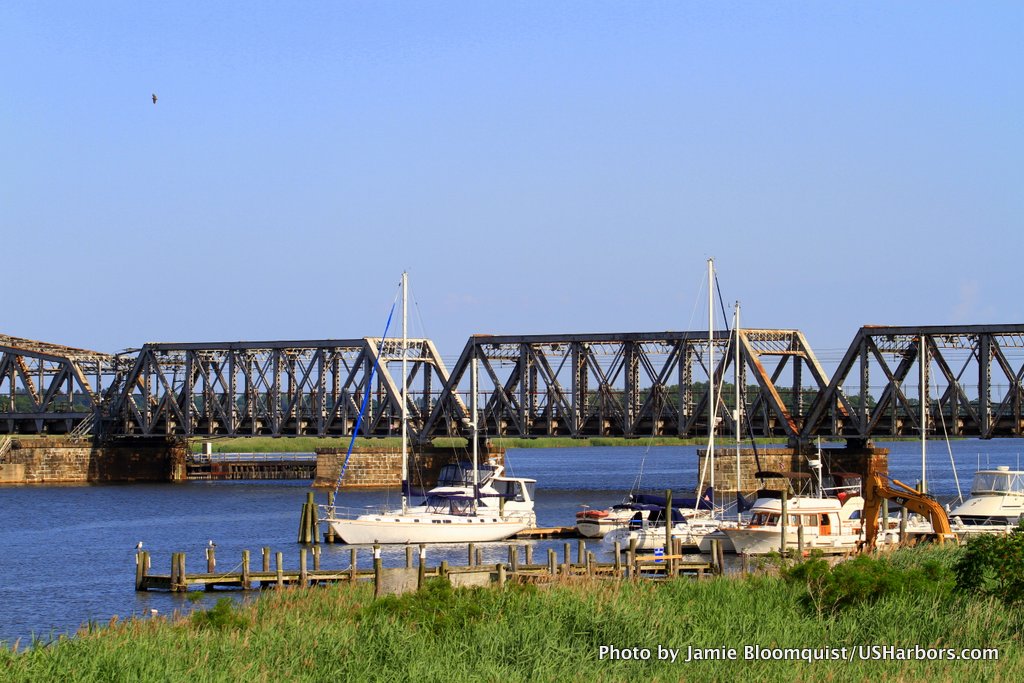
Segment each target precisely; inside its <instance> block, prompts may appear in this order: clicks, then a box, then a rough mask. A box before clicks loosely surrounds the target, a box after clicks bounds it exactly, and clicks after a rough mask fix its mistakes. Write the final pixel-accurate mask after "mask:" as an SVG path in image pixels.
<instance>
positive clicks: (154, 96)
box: [153, 93, 156, 104]
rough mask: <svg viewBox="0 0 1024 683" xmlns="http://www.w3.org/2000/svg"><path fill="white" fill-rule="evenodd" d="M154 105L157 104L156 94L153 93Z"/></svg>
mask: <svg viewBox="0 0 1024 683" xmlns="http://www.w3.org/2000/svg"><path fill="white" fill-rule="evenodd" d="M153 104H156V93H153Z"/></svg>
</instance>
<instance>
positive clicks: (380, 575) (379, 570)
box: [373, 543, 384, 598]
mask: <svg viewBox="0 0 1024 683" xmlns="http://www.w3.org/2000/svg"><path fill="white" fill-rule="evenodd" d="M383 581H384V562H383V561H382V560H381V559H380V545H379V544H377V543H374V544H373V597H375V598H379V597H380V596H381V595H382V594H383V592H384V583H383Z"/></svg>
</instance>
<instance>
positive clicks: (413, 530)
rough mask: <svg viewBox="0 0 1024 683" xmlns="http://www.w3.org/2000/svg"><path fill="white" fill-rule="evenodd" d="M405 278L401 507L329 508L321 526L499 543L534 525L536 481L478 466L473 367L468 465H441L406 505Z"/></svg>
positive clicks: (350, 533) (351, 536)
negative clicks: (419, 497)
mask: <svg viewBox="0 0 1024 683" xmlns="http://www.w3.org/2000/svg"><path fill="white" fill-rule="evenodd" d="M407 288H408V276H407V274H406V273H402V346H401V352H402V394H401V400H402V427H401V431H402V507H401V509H398V510H388V509H384V510H379V511H367V510H366V509H356V510H352V509H345V508H340V507H337V506H328V507H326V509H325V514H324V516H323V518H322V519H323V522H324V523H325V524H327V525H328V526H329V527H330V529H331V530H332V531H333V532H334V535H335V536H336V537H337V538H339V539H340V540H341V541H342V542H344V543H350V544H366V543H382V544H383V543H467V542H468V543H476V542H486V541H500V540H503V539H506V538H509V537H510V536H513V535H515V534H517V533H518V532H520V531H522V530H523V529H526V528H528V527H531V526H534V525H535V524H536V515H535V513H534V510H533V504H534V499H533V495H534V489H535V486H536V480H534V479H525V478H520V477H506V476H504V473H503V467H502V466H500V465H497V464H494V463H488V464H486V465H484V466H483V467H481V466H480V465H479V463H478V459H479V457H478V452H477V442H478V438H477V437H478V425H477V420H478V415H479V413H478V410H477V363H476V355H475V354H474V357H473V362H472V365H471V368H470V374H471V380H472V384H473V389H472V402H471V410H472V413H473V416H472V420H471V423H470V426H471V428H472V441H473V447H472V452H473V461H472V463H471V464H469V465H468V466H467V465H465V464H459V465H448V466H446V467H444V468H443V469H442V471H441V474H440V476H439V478H438V485H437V486H436V487H434V488H432V489H431V490H430V491H428V492H427V495H426V498H425V499H424V500H423V501H422V502H421V503H420V504H418V505H415V506H410V505H409V502H408V497H407V492H408V481H409V452H408V419H409V418H408V401H407V398H406V392H407V388H408V387H407V383H408V380H407V377H408V375H407V373H406V370H407V368H406V362H407V361H406V356H407V348H406V347H407V342H408V337H407V331H406V310H407V306H408V296H407V293H406V290H407Z"/></svg>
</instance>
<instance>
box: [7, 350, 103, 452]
mask: <svg viewBox="0 0 1024 683" xmlns="http://www.w3.org/2000/svg"><path fill="white" fill-rule="evenodd" d="M116 375H117V359H116V358H115V357H114V356H112V355H109V354H105V353H100V352H97V351H88V350H86V349H76V348H72V347H70V346H61V345H59V344H50V343H47V342H41V341H36V340H33V339H24V338H21V337H12V336H9V335H0V433H6V434H14V433H20V434H68V433H72V432H74V431H75V430H76V429H77V428H78V427H79V426H80V425H82V424H83V422H84V423H86V425H85V427H86V429H87V428H88V427H89V426H90V425H91V423H90V420H91V418H92V416H93V414H94V412H95V411H96V410H97V409H98V407H99V406H100V405H101V404H102V403H103V401H104V399H105V393H106V389H105V387H109V386H111V385H113V384H115V383H116ZM82 431H85V430H84V429H83V430H82Z"/></svg>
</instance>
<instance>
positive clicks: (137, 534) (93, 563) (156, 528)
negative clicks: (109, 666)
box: [0, 439, 1024, 641]
mask: <svg viewBox="0 0 1024 683" xmlns="http://www.w3.org/2000/svg"><path fill="white" fill-rule="evenodd" d="M879 445H882V446H886V447H888V448H890V449H891V453H890V472H891V473H892V474H893V476H896V477H897V478H900V479H902V480H903V481H906V482H908V483H913V482H916V481H917V480H918V479H919V478H920V445H919V444H917V443H913V442H901V443H892V444H884V443H881V444H879ZM952 448H953V453H954V457H955V459H956V463H957V470H958V472H959V475H960V480H961V486H962V487H963V488H964V489H965V490H966V488H968V487H969V485H970V480H971V477H972V474H973V471H974V469H975V466H976V463H977V462H979V460H980V462H981V464H982V465H983V466H986V465H993V466H994V465H1010V466H1011V467H1014V466H1016V465H1017V463H1018V461H1019V456H1020V453H1021V452H1022V451H1024V442H1022V441H1019V440H1009V439H1007V440H995V441H990V442H979V441H976V440H963V441H954V442H952ZM696 463H697V456H696V447H694V446H682V447H672V446H664V447H653V448H649V449H648V448H644V447H634V448H559V449H513V450H510V451H509V452H508V465H509V469H510V470H511V471H512V473H514V474H516V475H518V476H528V477H534V478H536V479H537V480H538V484H537V487H538V493H537V498H538V500H537V521H538V524H539V525H540V526H568V525H571V524H572V523H573V520H574V514H575V513H576V511H578V510H579V509H580V506H582V505H590V506H592V507H605V506H607V505H610V504H613V503H616V502H619V501H620V500H621V499H622V497H623V495H624V494H625V493H626V492H627V491H628V490H629V489H630V488H631V487H632V486H633V485H634V482H635V481H636V479H637V477H638V474H639V473H640V472H641V470H642V472H643V476H642V479H641V488H644V489H650V490H663V489H665V488H672V489H675V490H683V489H692V488H694V487H695V486H696V483H697V477H696ZM928 469H929V472H928V478H929V486H930V489H931V490H932V491H933V492H934V493H935V494H936V495H937V496H939V497H940V499H941V498H948V497H950V496H952V495H955V490H956V489H955V485H954V480H953V470H952V468H951V467H950V464H949V456H948V454H947V453H946V447H945V444H944V443H941V442H932V443H931V444H929V465H928ZM308 490H309V483H308V482H305V481H258V482H237V481H236V482H189V483H186V484H133V485H103V486H55V487H53V486H51V487H3V488H0V519H3V521H4V524H3V526H2V527H0V571H2V573H3V574H2V575H3V577H4V580H3V581H2V582H0V605H2V606H3V608H2V610H0V640H7V641H13V640H14V639H16V638H21V639H23V640H27V639H28V637H29V636H30V634H32V633H35V634H37V635H39V636H43V637H47V636H49V635H51V634H58V633H66V632H73V631H74V630H75V629H77V627H78V626H79V625H80V624H82V623H84V622H86V621H88V620H94V621H97V622H100V623H105V622H107V621H108V620H109V619H110V617H111V616H112V615H114V614H118V615H120V616H121V617H124V616H127V615H130V614H144V613H148V611H149V610H150V609H157V610H159V611H160V612H161V613H165V614H166V613H168V612H171V611H173V610H176V609H182V610H185V609H190V608H192V607H193V604H192V603H191V602H190V601H188V600H187V599H186V598H185V597H183V596H181V595H171V594H169V593H136V592H135V590H134V576H135V550H134V548H135V544H136V543H138V542H139V541H143V543H144V547H145V548H146V549H147V550H149V551H150V553H151V554H152V558H153V562H154V565H155V566H154V568H153V570H154V571H155V572H160V573H165V572H169V571H170V555H171V553H172V552H179V551H184V552H186V553H187V554H188V556H187V562H188V570H189V571H195V572H199V571H205V567H206V564H205V555H204V550H205V547H206V544H207V541H208V540H214V541H215V542H216V544H217V559H218V568H219V569H222V570H224V571H229V570H232V569H235V568H237V566H238V565H239V562H240V558H241V551H242V550H243V549H248V550H250V551H252V555H253V564H254V566H255V565H256V564H257V563H259V561H260V548H262V547H263V546H270V547H272V548H273V549H274V550H275V551H282V552H284V555H285V566H286V567H297V566H298V547H299V546H298V544H296V543H295V539H296V537H297V533H298V525H299V513H300V511H301V507H302V504H303V503H304V502H305V497H306V492H307V491H308ZM342 498H343V501H344V502H342V501H341V500H339V504H344V505H349V506H356V507H358V506H364V505H374V504H379V503H381V502H384V499H385V498H390V501H391V502H392V503H395V502H397V499H398V497H397V495H396V494H395V493H394V492H391V493H390V494H386V493H385V492H383V491H377V492H366V491H360V492H345V493H343V494H342ZM517 545H519V546H522V545H524V544H522V543H519V544H517ZM480 547H481V548H482V549H483V555H484V561H485V562H486V563H496V562H503V561H505V560H506V558H507V544H506V543H495V544H481V546H480ZM533 547H534V558H535V560H534V561H536V562H541V561H544V558H546V556H547V550H548V548H554V549H556V550H557V552H558V554H559V557H561V555H562V553H563V548H564V541H560V540H552V541H536V542H533ZM323 548H324V549H323V556H322V563H323V566H324V567H347V566H348V563H349V549H348V548H347V547H345V546H340V545H332V546H324V547H323ZM588 549H590V550H593V551H594V552H595V554H596V555H597V556H598V558H599V559H601V560H608V559H610V557H611V555H610V551H609V550H608V549H607V548H606V547H604V546H603V545H602V544H600V543H594V542H591V543H590V544H589V545H588ZM571 551H572V553H573V557H574V558H575V553H576V545H575V542H573V544H572V548H571ZM383 558H384V561H385V563H386V564H387V565H390V566H395V565H399V564H402V563H404V562H405V550H404V549H403V548H401V547H396V548H388V549H386V550H385V551H384V553H383ZM520 558H521V559H522V558H523V551H522V550H521V549H520ZM442 560H448V561H449V562H450V563H459V564H462V563H465V561H466V548H465V546H442V545H437V546H431V547H430V548H429V550H428V556H427V561H428V562H429V563H430V564H431V565H435V564H437V563H440V562H441V561H442ZM359 563H360V565H361V566H370V564H371V558H370V553H369V551H368V550H363V551H362V552H361V554H360V562H359ZM213 600H214V598H213V597H209V596H208V597H205V598H204V599H203V601H201V602H200V603H199V604H200V606H202V605H203V604H204V603H209V604H212V602H213ZM208 606H209V605H208Z"/></svg>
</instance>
